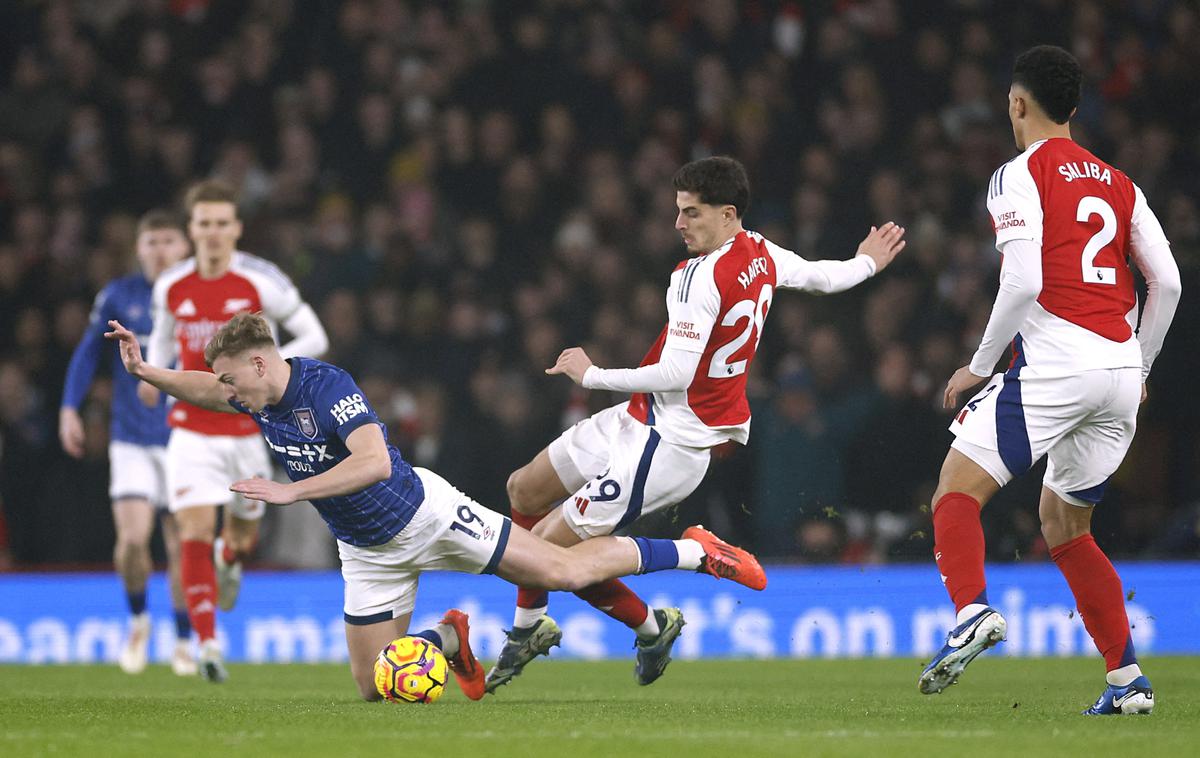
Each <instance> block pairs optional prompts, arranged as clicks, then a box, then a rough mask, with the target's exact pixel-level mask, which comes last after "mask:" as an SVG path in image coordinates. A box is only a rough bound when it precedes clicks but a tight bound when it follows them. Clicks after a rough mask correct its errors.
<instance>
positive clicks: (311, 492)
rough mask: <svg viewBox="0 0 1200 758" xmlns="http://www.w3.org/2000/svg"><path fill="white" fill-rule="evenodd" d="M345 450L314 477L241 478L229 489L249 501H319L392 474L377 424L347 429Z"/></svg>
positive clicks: (284, 502)
mask: <svg viewBox="0 0 1200 758" xmlns="http://www.w3.org/2000/svg"><path fill="white" fill-rule="evenodd" d="M346 449H347V450H349V451H350V455H349V456H347V457H346V458H345V459H344V460H343V461H342V462H341V463H339V464H337V465H336V466H334V467H333V468H331V469H329V470H328V471H325V472H323V473H320V474H317V475H316V476H310V477H308V478H307V479H300V480H298V481H295V482H290V483H288V484H282V483H280V482H274V481H271V480H270V479H261V478H255V479H243V480H241V481H239V482H234V483H233V485H232V486H230V488H229V489H230V490H232V491H233V492H238V493H241V494H242V495H245V496H246V497H248V498H250V499H251V500H262V501H263V502H264V503H270V504H271V505H291V504H292V503H294V502H296V501H298V500H320V499H322V498H327V497H337V496H338V495H349V494H352V493H354V492H361V491H362V490H365V489H366V488H367V487H370V486H371V485H372V484H377V483H379V482H382V481H384V480H385V479H387V478H389V477H390V476H391V475H392V457H391V455H390V454H389V453H388V449H387V441H386V440H384V438H383V430H382V429H381V428H380V427H379V425H378V424H363V425H362V426H360V427H358V428H357V429H355V430H354V431H352V432H350V435H349V436H348V437H346Z"/></svg>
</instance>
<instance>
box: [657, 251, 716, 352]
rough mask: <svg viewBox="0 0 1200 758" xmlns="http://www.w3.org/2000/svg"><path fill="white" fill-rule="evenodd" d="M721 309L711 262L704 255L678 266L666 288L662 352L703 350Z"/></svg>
mask: <svg viewBox="0 0 1200 758" xmlns="http://www.w3.org/2000/svg"><path fill="white" fill-rule="evenodd" d="M720 310H721V293H720V291H719V290H718V289H717V282H716V280H715V279H714V278H713V264H712V263H711V262H710V261H709V260H708V259H707V258H695V259H693V260H691V261H689V262H688V264H687V265H686V266H684V267H683V268H681V269H677V270H676V271H675V273H674V274H671V286H670V287H668V288H667V340H666V343H665V345H664V346H663V352H664V353H666V351H667V350H669V349H675V350H685V351H687V352H689V353H703V352H704V348H706V347H707V346H708V338H709V337H710V336H711V335H712V330H713V326H714V325H715V324H716V323H717V314H718V313H719V312H720Z"/></svg>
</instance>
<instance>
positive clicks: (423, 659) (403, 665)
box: [375, 637, 449, 703]
mask: <svg viewBox="0 0 1200 758" xmlns="http://www.w3.org/2000/svg"><path fill="white" fill-rule="evenodd" d="M448 671H449V666H448V665H447V663H446V656H444V655H442V651H441V650H438V649H437V647H436V646H435V645H433V644H432V643H431V642H429V640H426V639H423V638H421V637H401V638H400V639H397V640H392V642H391V643H389V644H388V646H387V647H385V648H384V649H383V650H381V651H380V652H379V657H378V658H376V659H375V689H377V690H379V694H380V695H383V696H384V697H385V698H387V699H388V700H390V701H392V702H393V703H432V702H434V701H435V700H437V699H438V698H439V697H441V696H442V692H443V691H444V690H445V689H446V674H447V673H448Z"/></svg>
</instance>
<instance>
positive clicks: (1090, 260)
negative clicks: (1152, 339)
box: [987, 138, 1165, 377]
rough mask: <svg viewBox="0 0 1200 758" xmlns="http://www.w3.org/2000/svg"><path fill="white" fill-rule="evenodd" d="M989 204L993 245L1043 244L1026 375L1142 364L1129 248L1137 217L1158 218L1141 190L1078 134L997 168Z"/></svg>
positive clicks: (1021, 352) (1022, 338)
mask: <svg viewBox="0 0 1200 758" xmlns="http://www.w3.org/2000/svg"><path fill="white" fill-rule="evenodd" d="M987 205H988V211H989V212H990V214H991V218H992V225H993V227H994V228H995V231H996V247H997V249H1002V248H1003V245H1004V244H1005V243H1007V242H1009V241H1011V240H1016V239H1022V240H1031V241H1033V242H1035V243H1037V244H1039V245H1040V246H1041V248H1042V259H1041V264H1042V291H1041V294H1040V295H1039V297H1038V299H1037V303H1036V304H1035V305H1034V306H1033V308H1032V310H1031V311H1030V314H1029V317H1028V318H1027V319H1026V320H1025V323H1024V324H1022V325H1021V327H1020V330H1019V332H1018V335H1017V337H1018V339H1017V340H1016V345H1018V346H1019V348H1018V351H1017V354H1015V355H1014V364H1016V365H1020V366H1021V367H1022V375H1030V374H1033V375H1036V376H1047V377H1049V376H1065V375H1070V374H1074V373H1077V372H1079V371H1083V370H1089V369H1101V368H1125V367H1140V366H1141V365H1142V356H1141V351H1140V348H1139V346H1138V342H1137V339H1136V338H1135V336H1134V328H1135V326H1136V323H1137V295H1136V293H1135V291H1134V279H1133V272H1132V270H1131V269H1130V265H1129V254H1130V252H1129V248H1130V238H1131V234H1133V233H1137V231H1138V229H1139V218H1140V217H1142V216H1146V217H1149V216H1152V215H1153V214H1152V213H1151V212H1150V211H1149V208H1148V206H1147V204H1146V199H1145V197H1144V196H1143V195H1142V192H1141V190H1139V189H1138V188H1137V187H1136V186H1135V185H1134V183H1133V182H1132V181H1131V180H1130V179H1129V178H1128V177H1127V176H1125V174H1123V173H1121V172H1120V171H1118V170H1117V169H1115V168H1113V167H1112V166H1110V165H1108V164H1107V163H1105V162H1104V161H1102V160H1100V159H1099V158H1097V157H1096V156H1094V155H1092V154H1091V153H1090V152H1088V151H1087V150H1085V149H1084V148H1082V147H1080V146H1079V145H1078V144H1076V143H1075V142H1074V141H1072V140H1069V139H1064V138H1055V139H1049V140H1042V141H1039V142H1036V143H1034V144H1033V145H1030V146H1029V148H1028V149H1027V150H1026V151H1025V152H1024V153H1022V154H1021V155H1019V156H1017V157H1016V158H1014V159H1013V160H1012V161H1010V162H1008V163H1006V164H1004V165H1003V166H1001V167H1000V168H999V169H998V170H997V171H996V173H995V174H993V176H992V180H991V183H990V185H989V188H988V199H987ZM1151 227H1152V228H1154V229H1157V230H1158V232H1157V234H1158V235H1159V236H1161V227H1159V226H1158V223H1157V221H1155V222H1154V223H1153V224H1150V223H1143V224H1141V225H1140V228H1141V229H1143V230H1145V229H1148V228H1151ZM1163 243H1164V244H1165V240H1163Z"/></svg>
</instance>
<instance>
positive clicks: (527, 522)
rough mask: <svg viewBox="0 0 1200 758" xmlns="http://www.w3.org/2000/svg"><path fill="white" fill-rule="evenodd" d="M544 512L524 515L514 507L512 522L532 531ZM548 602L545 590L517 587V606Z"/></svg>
mask: <svg viewBox="0 0 1200 758" xmlns="http://www.w3.org/2000/svg"><path fill="white" fill-rule="evenodd" d="M546 515H547V514H546V513H543V514H541V515H540V516H526V515H525V514H524V513H521V512H520V511H518V510H517V509H516V508H513V509H512V522H513V523H514V524H516V525H517V526H519V527H521V528H523V529H528V530H529V531H533V527H534V526H536V525H537V522H539V521H541V520H542V519H544V518H546ZM549 602H550V593H548V592H546V591H545V590H531V589H526V588H525V587H518V588H517V607H518V608H545V607H546V606H547V605H548V604H549Z"/></svg>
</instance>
